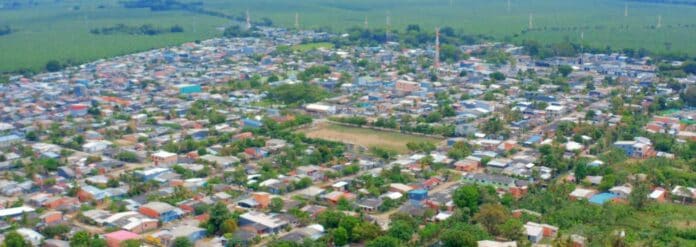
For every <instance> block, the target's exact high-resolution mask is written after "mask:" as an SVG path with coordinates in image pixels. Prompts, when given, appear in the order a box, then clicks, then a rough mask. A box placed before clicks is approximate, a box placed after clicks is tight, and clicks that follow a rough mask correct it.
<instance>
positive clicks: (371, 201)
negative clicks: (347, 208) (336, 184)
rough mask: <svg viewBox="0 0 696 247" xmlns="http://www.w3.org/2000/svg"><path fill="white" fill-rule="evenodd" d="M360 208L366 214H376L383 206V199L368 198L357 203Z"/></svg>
mask: <svg viewBox="0 0 696 247" xmlns="http://www.w3.org/2000/svg"><path fill="white" fill-rule="evenodd" d="M355 205H356V206H358V208H360V209H362V210H363V211H366V212H374V211H376V210H378V209H379V207H380V206H382V199H379V198H366V199H362V200H359V201H358V202H356V203H355Z"/></svg>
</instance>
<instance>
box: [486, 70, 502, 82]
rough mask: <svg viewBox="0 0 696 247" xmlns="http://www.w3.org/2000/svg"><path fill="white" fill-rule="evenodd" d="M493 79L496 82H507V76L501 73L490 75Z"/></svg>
mask: <svg viewBox="0 0 696 247" xmlns="http://www.w3.org/2000/svg"><path fill="white" fill-rule="evenodd" d="M488 76H489V77H490V78H491V79H493V80H496V81H503V80H505V75H504V74H503V73H501V72H498V71H496V72H493V73H491V74H490V75H488Z"/></svg>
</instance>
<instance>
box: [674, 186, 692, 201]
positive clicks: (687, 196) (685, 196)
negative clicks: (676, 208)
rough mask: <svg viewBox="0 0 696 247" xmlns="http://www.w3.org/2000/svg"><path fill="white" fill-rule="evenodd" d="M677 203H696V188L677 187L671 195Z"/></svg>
mask: <svg viewBox="0 0 696 247" xmlns="http://www.w3.org/2000/svg"><path fill="white" fill-rule="evenodd" d="M670 194H671V195H672V199H674V201H675V202H681V203H694V202H696V188H691V187H684V186H681V185H677V186H675V187H674V189H672V192H671V193H670Z"/></svg>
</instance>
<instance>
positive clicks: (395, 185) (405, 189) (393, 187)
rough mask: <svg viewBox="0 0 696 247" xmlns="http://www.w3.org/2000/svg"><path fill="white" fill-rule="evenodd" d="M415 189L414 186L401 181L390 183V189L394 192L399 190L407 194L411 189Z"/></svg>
mask: <svg viewBox="0 0 696 247" xmlns="http://www.w3.org/2000/svg"><path fill="white" fill-rule="evenodd" d="M411 190H413V187H411V186H408V185H405V184H401V183H392V184H390V185H389V191H392V192H399V193H401V194H406V193H408V192H409V191H411Z"/></svg>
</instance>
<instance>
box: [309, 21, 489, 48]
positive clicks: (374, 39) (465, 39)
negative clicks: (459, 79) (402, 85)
mask: <svg viewBox="0 0 696 247" xmlns="http://www.w3.org/2000/svg"><path fill="white" fill-rule="evenodd" d="M319 31H325V32H331V29H329V28H321V29H319ZM346 33H347V34H348V38H347V39H343V38H336V39H334V40H330V42H332V43H334V45H335V46H336V47H341V46H345V45H360V46H377V45H380V44H383V43H385V42H387V41H393V42H399V43H401V44H402V45H406V46H409V47H420V46H422V45H424V44H429V43H433V42H434V40H435V30H430V29H428V30H424V29H421V27H420V26H419V25H416V24H411V25H408V26H407V27H406V29H405V30H404V31H399V30H391V31H390V33H389V40H387V32H386V30H385V29H382V28H376V29H366V28H361V27H353V28H349V29H348V30H347V31H346ZM492 39H493V37H490V36H485V35H468V34H465V33H464V32H463V31H458V30H455V29H454V28H452V27H443V28H441V29H440V42H441V44H443V45H445V44H446V45H455V46H458V45H470V44H476V43H478V42H481V41H483V40H492Z"/></svg>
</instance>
